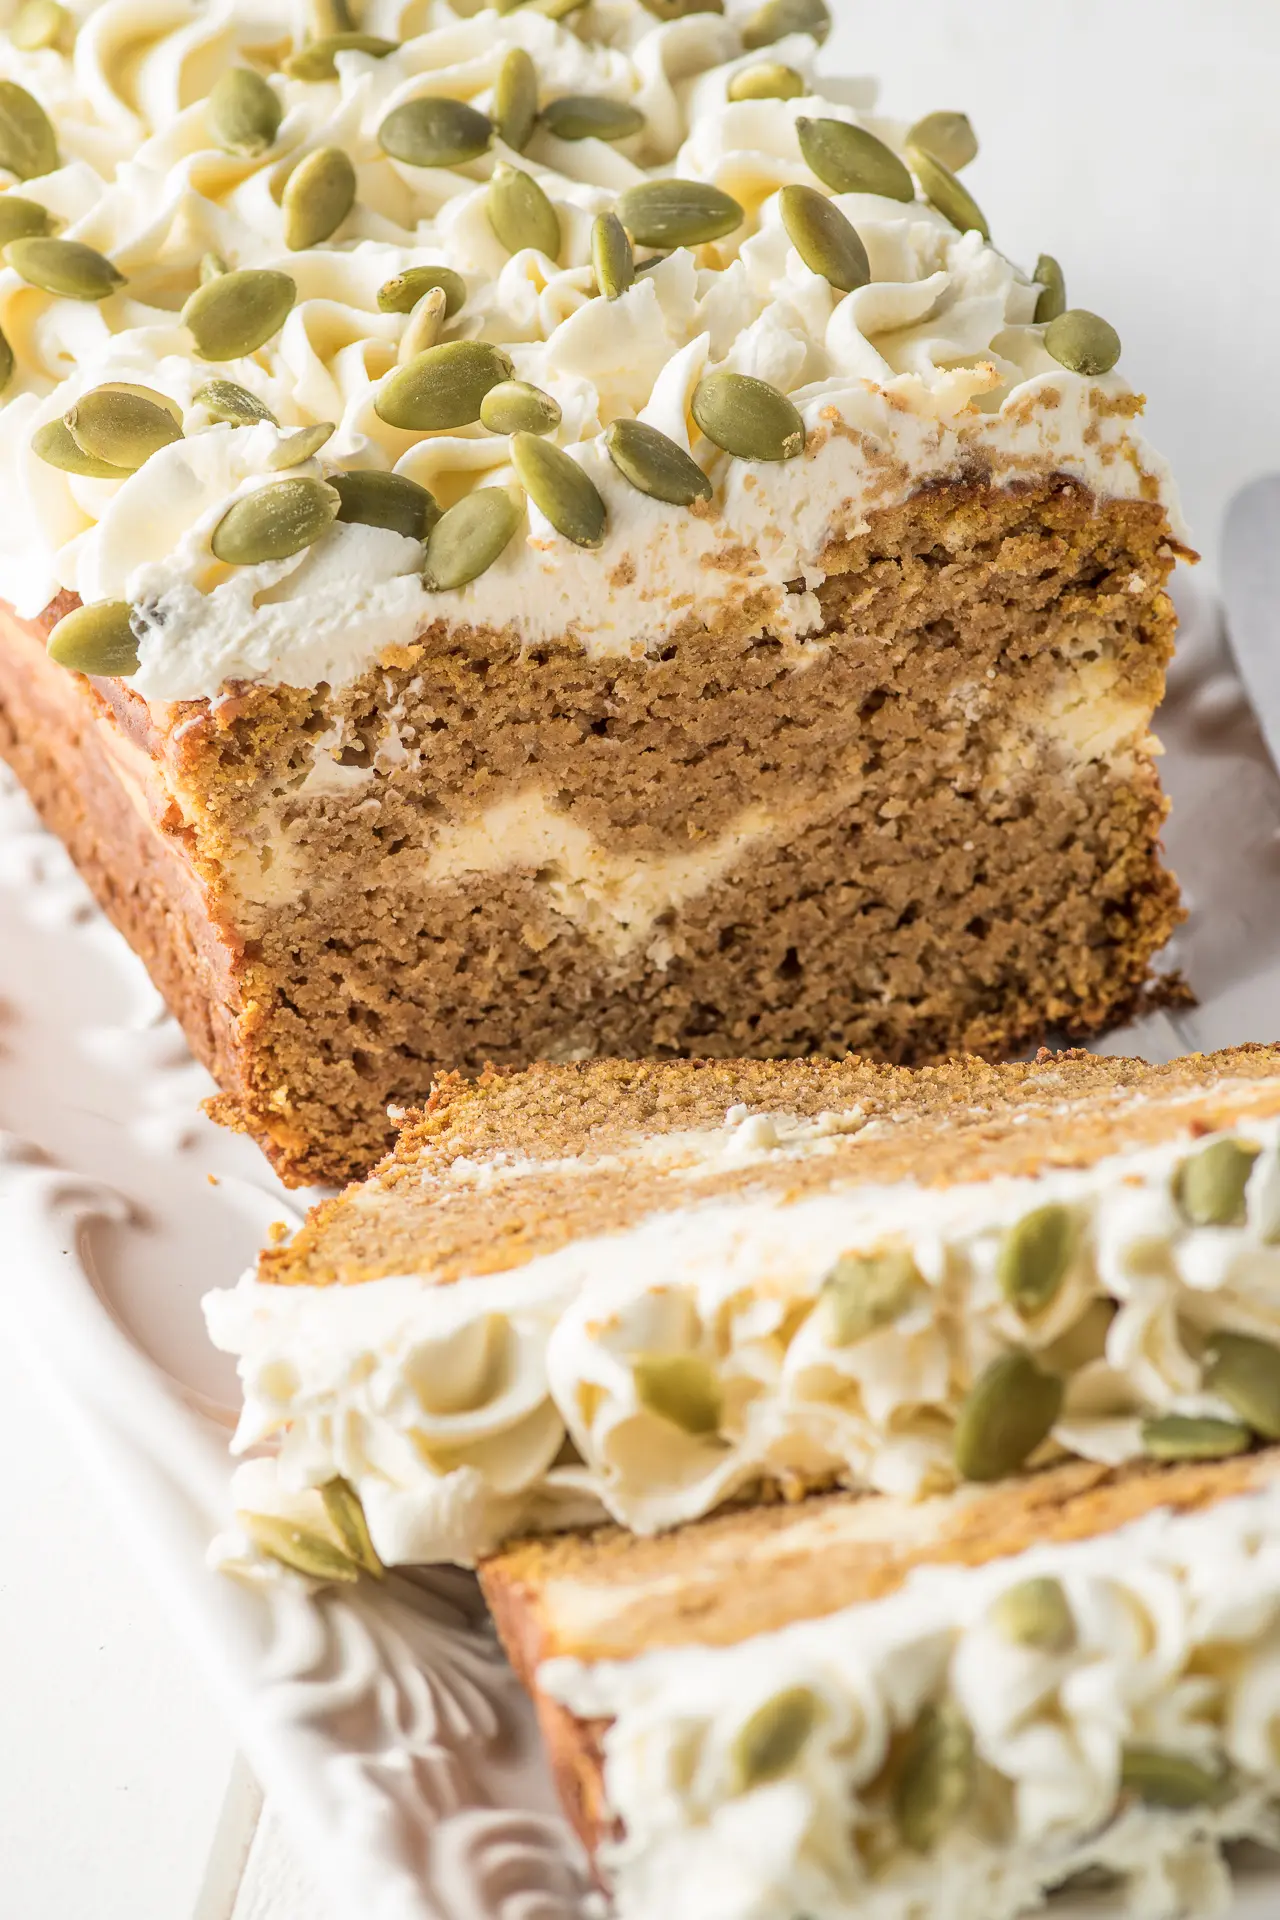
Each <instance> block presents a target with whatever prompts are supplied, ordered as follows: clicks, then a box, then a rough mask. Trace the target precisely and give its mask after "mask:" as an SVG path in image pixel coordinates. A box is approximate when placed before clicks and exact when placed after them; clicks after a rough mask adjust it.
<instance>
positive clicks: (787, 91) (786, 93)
mask: <svg viewBox="0 0 1280 1920" xmlns="http://www.w3.org/2000/svg"><path fill="white" fill-rule="evenodd" d="M808 91H809V88H808V85H807V84H806V81H805V78H804V75H803V74H800V73H797V72H796V70H795V68H794V67H783V66H779V65H778V64H777V63H776V62H774V63H771V64H768V65H765V64H763V63H762V64H761V65H760V66H758V67H740V68H739V69H738V71H737V73H735V74H734V76H733V78H732V80H730V82H729V86H728V96H729V98H730V100H801V99H803V97H804V95H805V94H806V93H807V92H808Z"/></svg>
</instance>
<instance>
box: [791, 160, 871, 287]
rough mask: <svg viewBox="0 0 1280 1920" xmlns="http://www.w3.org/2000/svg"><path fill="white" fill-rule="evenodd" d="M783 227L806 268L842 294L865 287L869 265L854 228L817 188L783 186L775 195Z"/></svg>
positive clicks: (867, 280) (832, 202)
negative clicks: (819, 275)
mask: <svg viewBox="0 0 1280 1920" xmlns="http://www.w3.org/2000/svg"><path fill="white" fill-rule="evenodd" d="M778 206H779V210H780V212H781V214H782V224H783V226H784V227H785V228H786V230H787V238H788V239H789V240H790V242H791V244H792V246H793V247H794V248H795V250H796V252H797V253H798V254H799V255H800V258H801V259H802V260H803V261H804V263H805V265H806V267H808V268H810V269H811V271H812V272H814V273H820V274H821V275H822V277H823V279H824V280H829V281H830V282H831V284H832V286H833V287H835V288H837V289H838V291H839V292H841V293H852V292H853V290H854V288H855V287H865V286H866V285H867V283H868V282H869V280H870V279H871V262H870V261H869V260H868V258H867V250H866V248H865V247H864V246H863V244H862V240H861V237H860V235H859V233H858V230H857V228H856V227H855V226H854V225H853V224H852V222H851V221H849V220H846V218H845V216H844V215H843V214H842V213H841V211H840V209H839V207H838V206H836V204H835V202H834V201H832V200H828V198H827V196H826V194H825V193H819V192H818V190H817V188H816V187H801V186H789V187H784V188H783V189H782V192H781V193H780V194H779V195H778Z"/></svg>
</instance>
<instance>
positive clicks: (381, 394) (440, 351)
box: [373, 340, 515, 433]
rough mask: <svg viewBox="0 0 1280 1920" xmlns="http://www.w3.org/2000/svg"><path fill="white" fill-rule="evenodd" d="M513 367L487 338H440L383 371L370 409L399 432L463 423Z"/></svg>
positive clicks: (467, 422)
mask: <svg viewBox="0 0 1280 1920" xmlns="http://www.w3.org/2000/svg"><path fill="white" fill-rule="evenodd" d="M514 371H515V369H514V368H513V366H512V364H511V360H510V358H509V356H508V355H507V354H505V353H504V352H503V351H502V349H501V348H500V347H495V346H491V345H490V344H489V342H488V341H487V340H445V341H443V342H442V343H441V344H440V345H439V346H438V347H430V348H428V350H427V352H426V353H420V354H419V355H418V357H417V359H416V360H411V361H410V362H409V364H408V366H405V367H397V368H396V369H395V370H394V372H392V373H389V374H388V375H387V377H386V379H385V380H384V381H383V382H382V385H381V386H380V387H379V388H378V391H377V393H376V394H375V396H374V402H373V405H374V411H375V412H376V413H377V415H378V418H379V419H380V420H385V421H386V423H387V425H388V426H389V427H399V428H401V429H402V430H403V431H404V432H405V433H436V432H440V431H442V430H443V429H444V428H446V427H469V426H470V425H471V424H472V422H473V421H476V420H478V419H479V418H480V402H481V401H482V400H483V399H484V396H485V395H486V393H488V391H489V389H490V387H496V386H497V384H498V382H499V381H500V380H509V379H510V378H511V376H512V373H513V372H514Z"/></svg>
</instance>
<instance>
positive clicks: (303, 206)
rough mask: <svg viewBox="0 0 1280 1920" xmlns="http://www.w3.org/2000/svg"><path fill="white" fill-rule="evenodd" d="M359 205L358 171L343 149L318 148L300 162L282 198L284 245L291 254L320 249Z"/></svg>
mask: <svg viewBox="0 0 1280 1920" xmlns="http://www.w3.org/2000/svg"><path fill="white" fill-rule="evenodd" d="M355 203H356V170H355V168H354V167H353V166H352V164H351V161H350V159H349V158H348V156H347V155H346V154H345V153H344V152H343V151H342V148H341V147H317V148H316V150H315V151H314V153H309V154H308V155H307V157H306V159H305V160H300V161H299V162H298V164H297V166H296V167H295V168H294V170H293V172H292V173H291V174H290V175H289V178H288V179H287V180H286V181H285V187H284V193H283V194H282V195H281V198H280V205H281V209H282V211H283V213H284V243H285V245H286V247H288V249H289V251H290V253H301V252H303V251H304V250H305V249H306V248H307V247H318V246H319V245H320V242H321V241H322V240H328V239H329V237H330V236H331V235H332V234H334V233H336V232H337V230H338V228H339V227H340V226H341V225H342V223H343V221H344V220H345V219H346V217H347V215H348V214H349V213H350V211H351V209H352V207H354V205H355Z"/></svg>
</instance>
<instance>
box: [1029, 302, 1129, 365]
mask: <svg viewBox="0 0 1280 1920" xmlns="http://www.w3.org/2000/svg"><path fill="white" fill-rule="evenodd" d="M1044 344H1045V346H1046V348H1047V349H1048V351H1049V352H1050V353H1051V354H1052V355H1053V357H1054V359H1055V360H1057V361H1059V362H1060V363H1061V364H1062V365H1063V366H1064V367H1067V368H1068V369H1069V370H1070V371H1071V372H1072V373H1084V374H1088V375H1089V376H1090V377H1093V376H1094V375H1096V374H1099V373H1110V371H1111V369H1112V367H1114V365H1115V364H1116V361H1117V360H1118V359H1119V358H1120V335H1119V334H1118V333H1117V332H1116V330H1115V328H1114V327H1113V326H1112V325H1111V323H1110V321H1108V320H1104V319H1102V318H1101V316H1100V315H1099V314H1096V313H1090V312H1089V310H1088V308H1087V307H1069V308H1068V309H1067V311H1066V312H1065V313H1060V314H1059V315H1058V317H1057V319H1056V320H1051V321H1050V322H1049V325H1048V326H1047V327H1046V329H1045V336H1044Z"/></svg>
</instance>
